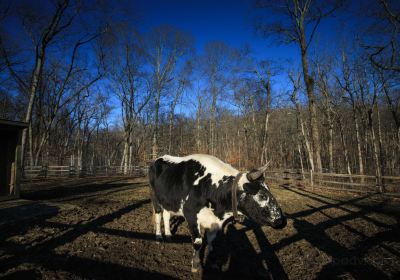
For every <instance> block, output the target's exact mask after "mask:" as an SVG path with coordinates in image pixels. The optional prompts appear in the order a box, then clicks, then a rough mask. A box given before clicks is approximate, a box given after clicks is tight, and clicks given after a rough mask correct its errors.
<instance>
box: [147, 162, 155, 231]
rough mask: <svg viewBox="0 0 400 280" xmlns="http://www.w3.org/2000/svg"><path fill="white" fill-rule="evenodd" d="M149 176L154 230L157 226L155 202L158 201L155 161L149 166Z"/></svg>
mask: <svg viewBox="0 0 400 280" xmlns="http://www.w3.org/2000/svg"><path fill="white" fill-rule="evenodd" d="M148 177H149V185H150V198H151V202H152V203H151V209H152V211H153V215H152V218H151V222H152V223H153V225H154V230H155V226H156V220H155V216H156V210H155V208H154V204H155V203H156V201H155V194H154V181H155V177H156V170H155V162H152V163H151V164H150V166H149V173H148Z"/></svg>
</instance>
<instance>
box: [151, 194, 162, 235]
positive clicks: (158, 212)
mask: <svg viewBox="0 0 400 280" xmlns="http://www.w3.org/2000/svg"><path fill="white" fill-rule="evenodd" d="M151 199H152V202H153V211H154V222H155V230H156V241H157V242H158V241H160V240H162V234H161V212H162V210H163V209H162V207H161V205H160V204H158V203H157V200H156V198H155V197H154V196H152V198H151Z"/></svg>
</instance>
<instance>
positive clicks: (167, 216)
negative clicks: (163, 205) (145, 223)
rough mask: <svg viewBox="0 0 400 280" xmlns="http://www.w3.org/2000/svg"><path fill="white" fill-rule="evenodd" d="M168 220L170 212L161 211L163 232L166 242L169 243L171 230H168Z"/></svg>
mask: <svg viewBox="0 0 400 280" xmlns="http://www.w3.org/2000/svg"><path fill="white" fill-rule="evenodd" d="M170 218H171V214H170V212H169V211H167V210H165V209H164V211H163V220H164V232H165V238H166V240H167V241H171V229H170V224H169V222H170Z"/></svg>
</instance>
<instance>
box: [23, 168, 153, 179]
mask: <svg viewBox="0 0 400 280" xmlns="http://www.w3.org/2000/svg"><path fill="white" fill-rule="evenodd" d="M147 170H148V167H147V165H132V166H128V167H126V168H125V167H124V166H94V167H91V168H77V167H74V166H68V165H62V166H57V165H49V166H25V168H24V169H23V176H24V178H25V179H27V180H31V179H45V178H54V177H86V176H112V175H123V176H144V175H146V174H147Z"/></svg>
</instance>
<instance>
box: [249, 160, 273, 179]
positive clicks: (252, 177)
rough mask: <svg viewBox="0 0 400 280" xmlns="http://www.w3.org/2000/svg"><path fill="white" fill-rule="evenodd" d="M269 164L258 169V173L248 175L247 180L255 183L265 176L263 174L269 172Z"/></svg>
mask: <svg viewBox="0 0 400 280" xmlns="http://www.w3.org/2000/svg"><path fill="white" fill-rule="evenodd" d="M269 163H270V162H269V161H268V162H267V163H266V164H265V165H264V166H262V167H260V168H258V169H257V170H256V171H253V172H249V173H248V174H247V178H248V179H249V180H250V181H255V180H257V179H258V178H260V177H261V176H262V175H263V173H264V172H265V170H267V167H268V165H269Z"/></svg>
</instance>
